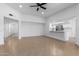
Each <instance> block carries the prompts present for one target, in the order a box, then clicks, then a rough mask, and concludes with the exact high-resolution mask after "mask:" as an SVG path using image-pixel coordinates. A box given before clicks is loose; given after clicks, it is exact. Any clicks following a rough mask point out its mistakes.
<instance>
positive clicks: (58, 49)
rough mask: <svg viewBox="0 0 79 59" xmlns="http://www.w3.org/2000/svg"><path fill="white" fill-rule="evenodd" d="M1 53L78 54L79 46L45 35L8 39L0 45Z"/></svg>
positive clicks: (23, 54) (26, 54)
mask: <svg viewBox="0 0 79 59" xmlns="http://www.w3.org/2000/svg"><path fill="white" fill-rule="evenodd" d="M0 55H3V56H4V55H6V56H78V55H79V47H78V46H76V45H75V44H74V43H71V42H63V41H59V40H57V39H53V38H48V37H45V36H37V37H27V38H22V39H21V40H19V39H17V38H14V37H12V38H9V39H6V41H5V45H4V46H2V47H0Z"/></svg>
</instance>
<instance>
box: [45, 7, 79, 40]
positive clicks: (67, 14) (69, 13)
mask: <svg viewBox="0 0 79 59" xmlns="http://www.w3.org/2000/svg"><path fill="white" fill-rule="evenodd" d="M77 7H79V5H75V6H72V7H71V8H68V9H64V10H62V11H60V12H58V13H56V14H55V15H53V16H51V17H49V18H48V20H47V23H46V30H45V32H46V35H47V36H51V37H53V36H54V37H56V38H61V39H62V40H64V37H63V34H62V33H60V34H59V33H56V34H55V33H50V32H49V31H48V25H49V23H50V22H53V21H61V20H69V18H72V17H74V16H76V17H77V16H78V17H79V13H77V12H78V11H77ZM78 10H79V9H78ZM77 14H78V15H77Z"/></svg>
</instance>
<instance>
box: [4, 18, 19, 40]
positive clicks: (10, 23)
mask: <svg viewBox="0 0 79 59" xmlns="http://www.w3.org/2000/svg"><path fill="white" fill-rule="evenodd" d="M18 36H19V21H18V20H16V19H12V18H9V17H4V41H6V39H9V38H13V37H16V38H18Z"/></svg>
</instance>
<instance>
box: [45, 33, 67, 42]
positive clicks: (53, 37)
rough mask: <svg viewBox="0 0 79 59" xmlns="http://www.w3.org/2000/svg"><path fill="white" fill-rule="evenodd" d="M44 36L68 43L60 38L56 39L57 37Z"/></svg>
mask: <svg viewBox="0 0 79 59" xmlns="http://www.w3.org/2000/svg"><path fill="white" fill-rule="evenodd" d="M44 36H46V37H48V38H52V39H56V40H59V41H63V42H66V40H65V39H63V40H62V39H59V38H56V37H53V36H52V37H51V36H49V35H44Z"/></svg>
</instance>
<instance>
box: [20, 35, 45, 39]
mask: <svg viewBox="0 0 79 59" xmlns="http://www.w3.org/2000/svg"><path fill="white" fill-rule="evenodd" d="M39 36H45V35H34V36H22V37H21V38H26V37H39Z"/></svg>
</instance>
